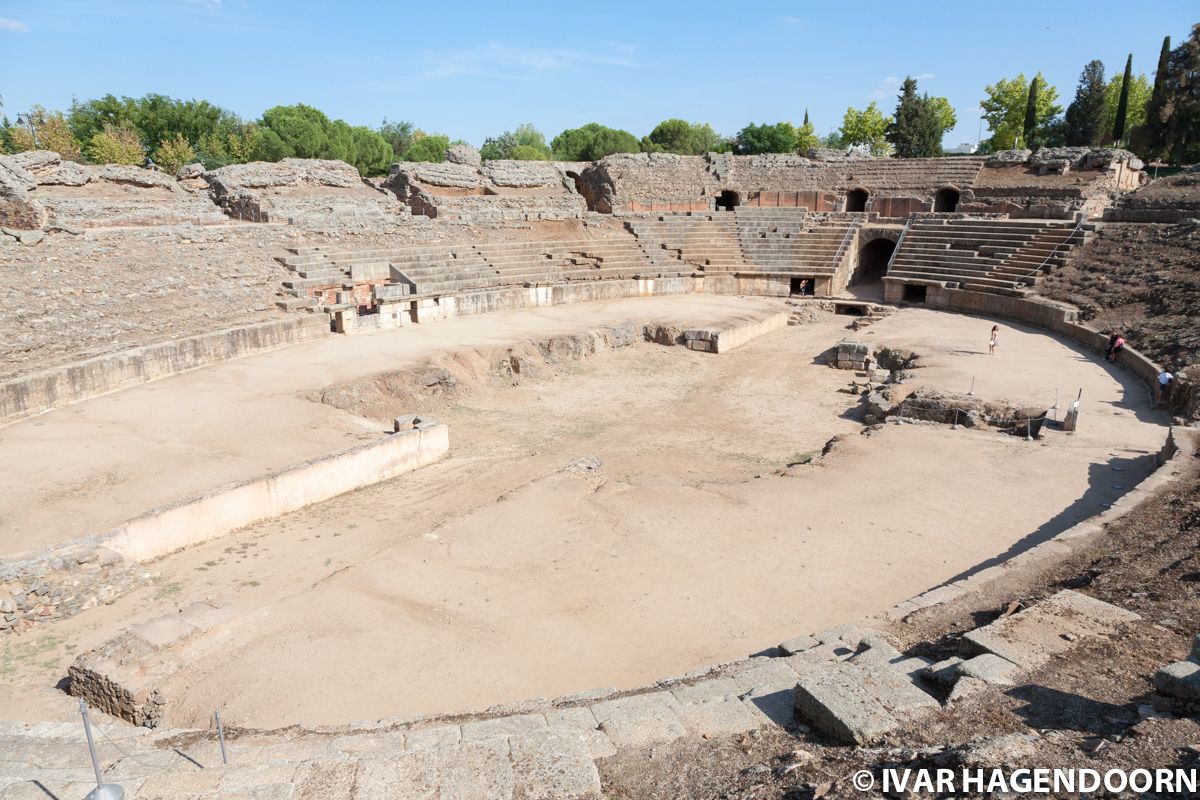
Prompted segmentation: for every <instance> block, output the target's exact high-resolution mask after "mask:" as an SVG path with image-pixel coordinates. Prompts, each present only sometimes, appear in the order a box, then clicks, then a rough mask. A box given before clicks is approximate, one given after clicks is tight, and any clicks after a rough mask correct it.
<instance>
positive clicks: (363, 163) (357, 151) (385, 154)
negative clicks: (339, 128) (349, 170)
mask: <svg viewBox="0 0 1200 800" xmlns="http://www.w3.org/2000/svg"><path fill="white" fill-rule="evenodd" d="M350 135H351V137H352V139H353V145H354V160H353V161H351V162H350V163H351V164H353V165H354V167H355V169H357V170H358V174H359V175H363V176H367V175H386V174H387V172H388V169H389V168H390V167H391V166H392V158H393V153H392V145H391V144H390V143H389V142H388V141H387V139H384V138H383V136H381V135H380V134H379V133H378V132H377V131H373V130H371V129H370V128H368V127H366V126H365V125H356V126H354V127H353V128H351V129H350Z"/></svg>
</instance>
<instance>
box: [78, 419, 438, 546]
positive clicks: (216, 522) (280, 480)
mask: <svg viewBox="0 0 1200 800" xmlns="http://www.w3.org/2000/svg"><path fill="white" fill-rule="evenodd" d="M449 448H450V431H449V428H448V427H447V426H446V425H445V424H443V423H437V424H434V425H430V426H428V427H422V428H417V429H413V430H408V431H401V432H400V433H395V434H392V435H389V436H387V437H386V438H384V439H382V440H381V441H378V442H372V443H370V444H365V445H360V446H358V447H353V448H350V449H348V450H342V451H340V452H337V453H332V454H330V455H327V456H321V457H320V458H316V459H313V460H311V461H306V462H304V463H301V464H295V465H292V466H289V467H285V468H284V469H282V470H279V471H278V472H274V473H271V474H268V475H265V476H262V477H259V478H254V479H251V480H248V481H244V482H241V483H235V484H230V485H228V486H222V487H221V488H219V489H214V490H212V491H210V492H206V493H204V494H202V495H199V496H197V497H192V498H189V499H187V500H182V501H179V502H177V503H173V504H171V505H169V506H165V507H162V508H158V509H155V510H153V511H150V512H148V513H146V514H143V515H142V516H140V517H137V518H135V519H132V520H130V521H129V522H126V523H125V524H124V525H121V526H120V527H118V528H114V529H113V530H111V531H108V532H107V533H105V534H102V535H101V536H100V542H99V543H100V544H103V545H105V546H106V547H109V548H111V549H112V550H115V551H116V552H118V553H120V554H121V555H123V556H124V557H125V558H127V559H130V560H131V561H149V560H150V559H153V558H157V557H159V556H162V555H166V554H167V553H171V552H174V551H175V550H179V549H180V548H183V547H189V546H191V545H194V544H199V543H200V542H205V541H208V540H210V539H215V538H217V537H220V536H224V535H225V534H227V533H229V532H230V531H233V530H236V529H238V528H242V527H245V526H246V525H250V524H253V523H255V522H259V521H262V520H265V519H271V518H274V517H278V516H281V515H283V514H288V513H290V512H292V511H296V510H298V509H301V508H304V507H305V506H309V505H312V504H314V503H320V502H322V501H324V500H328V499H329V498H331V497H335V496H337V495H339V494H343V493H345V492H350V491H353V490H355V489H359V488H362V487H363V486H370V485H371V484H373V483H379V482H380V481H386V480H389V479H391V478H394V477H396V476H397V475H400V474H402V473H405V472H408V471H410V470H413V469H416V468H417V467H422V466H425V465H426V464H429V463H432V462H434V461H436V460H437V459H439V458H441V457H442V456H443V455H444V454H445V453H446V451H447V450H448V449H449Z"/></svg>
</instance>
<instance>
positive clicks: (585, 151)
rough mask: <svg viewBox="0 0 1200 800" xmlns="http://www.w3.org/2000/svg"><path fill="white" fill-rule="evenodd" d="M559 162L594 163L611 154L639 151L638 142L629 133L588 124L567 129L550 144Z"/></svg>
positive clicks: (591, 123) (593, 123)
mask: <svg viewBox="0 0 1200 800" xmlns="http://www.w3.org/2000/svg"><path fill="white" fill-rule="evenodd" d="M550 148H551V150H553V151H554V157H555V158H556V159H557V160H559V161H596V160H598V159H601V158H604V157H605V156H608V155H612V154H613V153H637V152H640V151H641V149H642V148H641V146H640V145H639V144H638V140H637V139H636V138H635V137H634V135H633V134H632V133H630V132H629V131H623V130H618V129H616V128H609V127H606V126H604V125H601V124H600V123H598V122H589V123H588V124H587V125H584V126H583V127H580V128H568V129H567V130H565V131H563V132H562V133H560V134H559V135H558V136H555V137H554V141H553V142H551V144H550Z"/></svg>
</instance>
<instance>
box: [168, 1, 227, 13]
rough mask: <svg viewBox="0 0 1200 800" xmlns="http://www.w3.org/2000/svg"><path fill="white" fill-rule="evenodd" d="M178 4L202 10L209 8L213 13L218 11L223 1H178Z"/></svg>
mask: <svg viewBox="0 0 1200 800" xmlns="http://www.w3.org/2000/svg"><path fill="white" fill-rule="evenodd" d="M178 2H180V3H183V4H184V5H187V6H200V7H202V8H211V9H213V10H214V11H215V10H216V9H219V8H220V7H221V5H222V3H223V0H178Z"/></svg>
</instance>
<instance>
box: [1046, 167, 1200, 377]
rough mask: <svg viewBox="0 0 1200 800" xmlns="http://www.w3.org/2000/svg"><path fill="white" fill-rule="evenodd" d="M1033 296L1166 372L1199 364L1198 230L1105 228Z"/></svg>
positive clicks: (1114, 225)
mask: <svg viewBox="0 0 1200 800" xmlns="http://www.w3.org/2000/svg"><path fill="white" fill-rule="evenodd" d="M1152 186H1153V184H1152ZM1142 191H1147V190H1145V189H1143V190H1142ZM1038 292H1039V293H1041V294H1044V295H1046V296H1047V297H1051V298H1053V299H1056V300H1063V301H1065V302H1068V303H1071V304H1073V305H1075V306H1078V307H1079V309H1080V311H1081V316H1082V317H1083V319H1085V320H1088V321H1089V323H1090V324H1091V325H1093V326H1095V327H1097V328H1099V329H1101V330H1103V331H1114V330H1115V331H1121V332H1122V333H1123V334H1124V335H1125V337H1126V339H1128V341H1129V343H1130V344H1131V345H1132V346H1133V347H1136V348H1137V349H1138V350H1140V351H1141V352H1143V353H1145V354H1146V355H1148V356H1149V357H1150V358H1152V359H1154V360H1155V361H1157V362H1159V363H1161V364H1163V365H1165V366H1167V367H1168V368H1171V369H1174V370H1176V371H1178V370H1179V369H1181V368H1182V367H1184V366H1186V365H1188V364H1195V363H1197V362H1200V227H1197V226H1195V225H1148V224H1134V223H1106V224H1105V225H1104V227H1102V228H1101V229H1100V231H1099V233H1097V235H1096V236H1095V237H1094V238H1093V239H1092V240H1091V241H1089V242H1088V243H1087V244H1085V245H1084V246H1083V247H1081V248H1079V249H1078V250H1076V251H1075V253H1073V254H1072V256H1071V259H1070V261H1069V262H1068V263H1067V264H1066V266H1064V267H1061V268H1059V269H1056V270H1055V271H1054V272H1053V273H1051V274H1050V275H1049V276H1048V277H1047V278H1046V279H1045V282H1044V283H1042V284H1041V285H1040V286H1039V287H1038Z"/></svg>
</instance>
